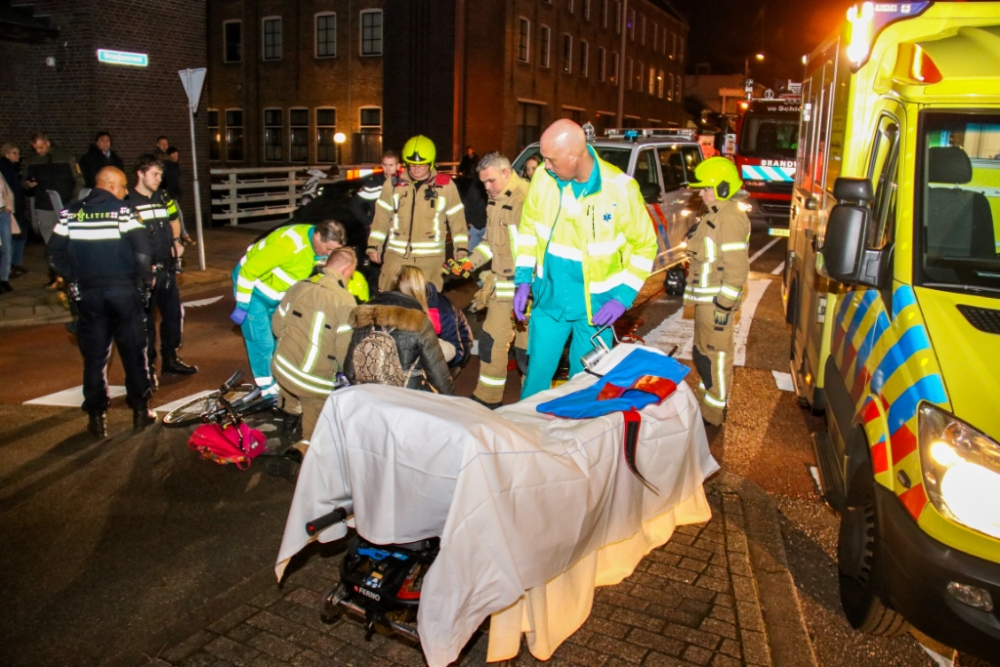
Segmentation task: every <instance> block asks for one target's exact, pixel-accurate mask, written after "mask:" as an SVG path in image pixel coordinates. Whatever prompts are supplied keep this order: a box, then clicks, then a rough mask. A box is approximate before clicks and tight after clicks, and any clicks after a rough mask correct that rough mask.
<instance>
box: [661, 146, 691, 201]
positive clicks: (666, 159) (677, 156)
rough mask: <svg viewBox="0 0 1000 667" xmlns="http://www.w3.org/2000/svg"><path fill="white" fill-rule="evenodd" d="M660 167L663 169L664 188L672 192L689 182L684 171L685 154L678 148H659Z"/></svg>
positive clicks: (665, 190)
mask: <svg viewBox="0 0 1000 667" xmlns="http://www.w3.org/2000/svg"><path fill="white" fill-rule="evenodd" d="M659 153H660V167H662V169H663V190H664V192H670V191H671V190H676V189H677V188H679V187H681V186H682V185H684V184H685V183H687V182H688V179H687V176H686V175H685V173H684V156H683V155H682V154H681V152H680V151H679V150H677V149H676V148H668V147H666V146H664V147H663V148H660V149H659Z"/></svg>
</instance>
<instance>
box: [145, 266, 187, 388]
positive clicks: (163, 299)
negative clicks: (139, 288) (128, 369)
mask: <svg viewBox="0 0 1000 667" xmlns="http://www.w3.org/2000/svg"><path fill="white" fill-rule="evenodd" d="M155 275H156V283H155V284H154V285H153V294H152V296H151V297H150V300H149V313H148V314H147V316H146V361H147V363H149V370H150V372H152V371H153V370H154V369H155V367H156V311H160V351H161V352H162V353H163V358H164V360H168V359H170V358H172V357H174V356H176V354H177V350H178V348H180V346H181V328H182V326H183V322H182V320H181V317H182V315H181V293H180V289H179V288H178V287H177V274H176V273H174V272H173V271H170V270H164V271H157V272H156V274H155Z"/></svg>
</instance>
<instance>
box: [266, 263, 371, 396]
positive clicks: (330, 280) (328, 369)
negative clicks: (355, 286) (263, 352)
mask: <svg viewBox="0 0 1000 667" xmlns="http://www.w3.org/2000/svg"><path fill="white" fill-rule="evenodd" d="M355 305H356V302H355V301H354V296H352V295H351V293H350V292H348V291H347V288H346V287H344V283H343V281H342V280H341V279H340V277H339V276H335V275H327V274H324V275H322V276H315V277H313V278H312V279H310V280H303V281H301V282H299V283H296V284H295V285H293V286H292V288H291V289H290V290H288V292H287V293H286V294H285V296H284V298H283V299H282V300H281V303H280V304H279V305H278V307H277V309H275V311H274V315H273V316H272V317H271V328H272V330H273V331H274V336H275V338H277V339H278V342H277V345H276V346H275V350H274V358H273V359H272V360H271V372H272V373H273V374H274V377H275V378H276V379H277V381H278V384H280V385H282V386H283V387H285V388H286V389H287V390H288V391H290V392H291V393H292V394H295V395H301V394H303V393H309V394H315V395H320V396H325V395H327V394H329V393H330V392H331V391H333V386H334V378H335V376H336V374H337V373H338V372H339V371H341V370H343V364H344V360H345V359H346V358H347V348H348V346H349V345H350V344H351V334H352V332H353V329H352V328H351V326H350V325H349V324H348V318H349V316H350V314H351V311H352V310H354V306H355Z"/></svg>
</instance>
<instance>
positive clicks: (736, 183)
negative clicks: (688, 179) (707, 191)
mask: <svg viewBox="0 0 1000 667" xmlns="http://www.w3.org/2000/svg"><path fill="white" fill-rule="evenodd" d="M694 178H695V181H696V182H694V183H691V187H692V188H714V189H715V196H716V197H718V198H719V199H729V198H730V197H732V196H733V195H735V194H736V193H737V192H738V191H739V189H740V188H742V187H743V181H742V180H740V175H739V172H737V171H736V165H734V164H733V163H732V162H730V161H729V160H727V159H726V158H724V157H710V158H708V159H707V160H705V161H704V162H702V163H701V164H699V165H698V166H697V167H695V170H694Z"/></svg>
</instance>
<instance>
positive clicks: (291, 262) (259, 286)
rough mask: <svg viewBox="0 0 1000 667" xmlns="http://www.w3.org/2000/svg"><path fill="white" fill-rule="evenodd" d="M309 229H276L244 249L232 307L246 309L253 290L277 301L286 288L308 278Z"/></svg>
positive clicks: (312, 260)
mask: <svg viewBox="0 0 1000 667" xmlns="http://www.w3.org/2000/svg"><path fill="white" fill-rule="evenodd" d="M314 229H315V228H314V227H313V225H290V226H288V227H280V228H278V229H276V230H274V231H273V232H271V233H270V234H268V235H267V237H266V238H264V239H261V240H260V241H258V242H257V243H255V244H253V245H252V246H250V247H249V248H247V254H246V255H244V256H243V259H241V260H240V270H239V274H238V275H237V278H236V305H237V306H238V307H239V308H242V309H243V310H246V309H247V306H248V304H249V303H250V297H251V296H252V295H253V292H254V290H255V289H256V290H257V291H259V292H260V293H261V294H263V295H264V296H266V297H267V298H269V299H271V300H272V301H281V297H282V296H284V294H285V292H287V291H288V288H289V287H291V286H292V285H294V284H295V283H297V282H298V281H300V280H305V279H306V278H308V277H309V276H310V275H312V272H313V267H314V266H315V265H316V261H317V259H318V258H317V257H316V253H315V251H314V250H313V247H312V235H313V231H314Z"/></svg>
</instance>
